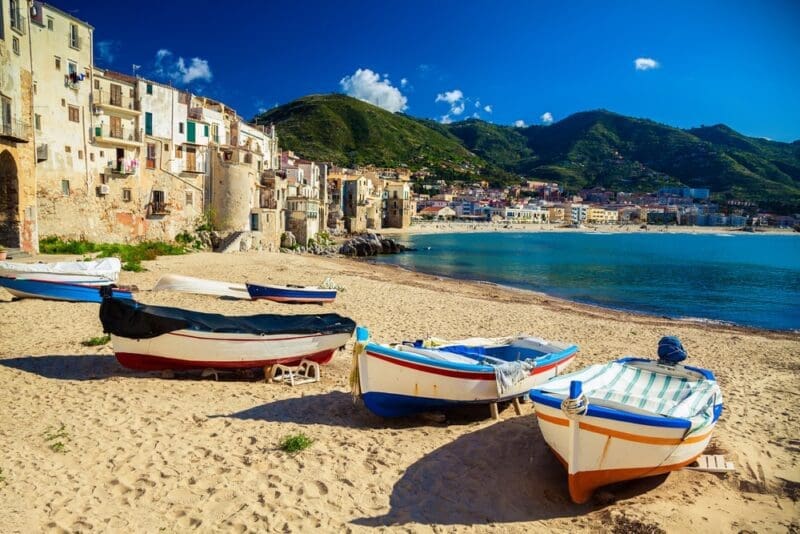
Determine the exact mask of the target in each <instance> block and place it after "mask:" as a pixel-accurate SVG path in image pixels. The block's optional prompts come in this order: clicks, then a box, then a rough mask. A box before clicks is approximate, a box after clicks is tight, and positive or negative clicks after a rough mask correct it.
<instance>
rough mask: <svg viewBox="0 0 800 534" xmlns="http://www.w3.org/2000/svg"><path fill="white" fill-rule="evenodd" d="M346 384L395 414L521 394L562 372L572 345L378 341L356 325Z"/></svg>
mask: <svg viewBox="0 0 800 534" xmlns="http://www.w3.org/2000/svg"><path fill="white" fill-rule="evenodd" d="M357 336H358V337H357V342H356V348H355V350H354V362H353V374H352V376H351V381H350V384H351V387H352V388H353V393H354V394H358V395H360V396H361V398H362V399H363V401H364V404H365V405H366V406H367V408H369V409H370V410H371V411H372V412H374V413H375V414H377V415H380V416H383V417H397V416H404V415H411V414H415V413H421V412H428V411H435V410H441V409H445V408H450V407H454V406H457V405H461V404H471V403H472V404H489V403H494V402H498V401H503V400H511V399H514V398H517V397H521V396H524V395H525V394H527V393H528V391H529V390H530V389H531V388H532V387H534V386H536V385H538V384H541V383H543V382H544V381H546V380H547V379H549V378H552V377H554V376H556V375H557V374H559V373H560V372H562V371H563V370H564V369H565V368H566V367H567V366H568V365H569V364H570V363H571V362H572V360H573V359H574V358H575V356H576V353H577V352H578V347H577V346H576V345H571V344H567V343H557V342H553V341H546V340H544V339H540V338H534V337H527V336H515V337H507V338H471V339H464V340H459V341H443V340H435V339H430V340H426V341H419V342H415V343H408V344H402V343H401V344H395V345H383V344H379V343H374V342H371V341H369V333H368V331H367V329H366V328H359V329H358V334H357Z"/></svg>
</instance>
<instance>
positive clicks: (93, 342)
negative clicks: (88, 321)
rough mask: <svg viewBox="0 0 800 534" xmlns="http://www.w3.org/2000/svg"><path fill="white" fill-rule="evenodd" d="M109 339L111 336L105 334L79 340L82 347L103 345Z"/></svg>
mask: <svg viewBox="0 0 800 534" xmlns="http://www.w3.org/2000/svg"><path fill="white" fill-rule="evenodd" d="M109 341H111V336H110V335H108V334H106V335H104V336H99V337H93V338H89V339H87V340H86V341H81V345H83V346H84V347H99V346H100V345H105V344H106V343H108V342H109Z"/></svg>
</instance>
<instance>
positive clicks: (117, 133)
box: [94, 124, 142, 148]
mask: <svg viewBox="0 0 800 534" xmlns="http://www.w3.org/2000/svg"><path fill="white" fill-rule="evenodd" d="M141 141H142V135H141V130H137V129H136V128H123V127H119V128H112V127H111V126H110V125H108V124H102V125H100V126H95V127H94V142H95V143H102V144H107V145H114V146H126V147H131V148H135V147H138V146H139V145H140V144H141Z"/></svg>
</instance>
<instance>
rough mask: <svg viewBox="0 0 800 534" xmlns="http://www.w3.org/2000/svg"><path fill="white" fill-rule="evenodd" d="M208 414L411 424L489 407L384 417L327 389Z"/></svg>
mask: <svg viewBox="0 0 800 534" xmlns="http://www.w3.org/2000/svg"><path fill="white" fill-rule="evenodd" d="M440 415H441V417H440ZM209 417H212V418H214V417H231V418H234V419H250V420H257V421H271V422H276V423H297V424H307V425H328V426H338V427H346V428H412V427H422V426H431V425H433V426H444V425H449V426H453V425H459V424H471V423H474V422H476V421H482V420H485V419H488V417H489V408H488V407H487V406H465V407H460V408H457V409H452V410H449V411H447V412H445V413H443V414H433V415H430V416H429V415H418V416H410V417H396V418H391V419H385V418H382V417H378V416H377V415H375V414H373V413H372V412H370V411H369V410H368V409H367V408H366V407H365V406H364V404H363V403H362V402H361V401H360V400H356V401H355V402H354V401H353V397H352V395H350V393H348V392H345V391H329V392H327V393H319V394H316V395H304V396H302V397H292V398H289V399H280V400H274V401H271V402H268V403H266V404H262V405H260V406H255V407H253V408H248V409H247V410H242V411H241V412H236V413H232V414H217V415H210V416H209Z"/></svg>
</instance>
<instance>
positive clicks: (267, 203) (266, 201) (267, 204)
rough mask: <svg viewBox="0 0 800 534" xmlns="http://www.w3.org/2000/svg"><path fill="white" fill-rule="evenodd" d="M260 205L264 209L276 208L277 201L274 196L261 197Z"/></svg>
mask: <svg viewBox="0 0 800 534" xmlns="http://www.w3.org/2000/svg"><path fill="white" fill-rule="evenodd" d="M260 206H261V207H262V208H264V209H268V210H276V209H278V201H277V200H275V199H274V198H262V199H261V203H260Z"/></svg>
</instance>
